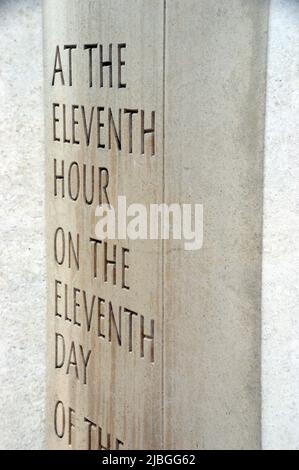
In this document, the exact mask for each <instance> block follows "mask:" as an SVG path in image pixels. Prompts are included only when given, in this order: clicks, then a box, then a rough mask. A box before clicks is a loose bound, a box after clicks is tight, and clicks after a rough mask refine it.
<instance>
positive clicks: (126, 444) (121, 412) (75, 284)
mask: <svg viewBox="0 0 299 470" xmlns="http://www.w3.org/2000/svg"><path fill="white" fill-rule="evenodd" d="M58 11H59V15H57V12H58ZM124 18H125V20H124ZM145 18H146V21H145ZM44 23H45V95H46V100H45V108H46V146H47V238H48V317H49V318H48V323H49V328H48V345H49V354H48V357H49V366H48V369H49V380H48V389H49V390H48V418H47V422H48V442H49V446H50V447H51V448H63V449H64V448H76V449H104V448H111V449H120V448H122V449H128V448H131V449H132V448H159V447H161V439H162V429H161V427H162V415H161V400H162V367H161V354H162V352H161V345H162V339H161V338H162V306H161V298H162V296H161V287H162V257H161V249H162V248H161V246H162V245H161V242H160V241H159V240H156V241H142V242H141V241H139V240H133V241H132V240H128V239H126V237H125V236H124V237H120V236H119V235H120V234H118V236H116V239H115V240H101V239H99V238H98V237H97V235H96V230H95V229H96V224H97V208H98V207H101V206H102V205H103V204H110V205H111V206H113V207H117V206H118V196H125V197H126V200H127V204H128V205H129V204H132V203H142V204H145V205H146V204H148V203H153V202H160V201H161V200H162V188H163V184H162V165H163V3H162V2H161V1H153V2H147V1H142V0H140V1H136V2H123V1H113V2H111V1H110V0H104V1H101V2H94V1H92V2H79V1H64V2H61V1H54V2H53V1H46V2H45V7H44Z"/></svg>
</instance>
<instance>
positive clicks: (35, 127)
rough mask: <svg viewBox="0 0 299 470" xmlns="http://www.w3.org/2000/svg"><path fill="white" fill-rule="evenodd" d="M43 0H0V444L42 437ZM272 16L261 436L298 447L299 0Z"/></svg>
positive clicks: (280, 0) (274, 7)
mask: <svg viewBox="0 0 299 470" xmlns="http://www.w3.org/2000/svg"><path fill="white" fill-rule="evenodd" d="M248 1H249V2H250V0H248ZM225 3H226V2H225V1H223V4H225ZM229 3H230V1H229V0H227V4H228V5H229ZM41 4H42V1H41V0H10V1H8V0H1V2H0V37H1V54H0V98H1V106H0V154H1V165H0V202H1V204H0V220H1V226H0V319H1V328H0V384H1V387H0V449H37V448H42V447H43V446H44V422H43V416H44V388H45V386H44V384H45V299H44V295H45V285H44V233H43V214H44V210H43V194H44V161H43V160H44V157H43V146H42V128H43V111H42V93H41V86H42V37H41ZM224 6H225V5H224ZM269 26H270V36H269V48H268V88H267V122H266V135H265V171H264V174H265V187H264V251H263V302H262V304H263V311H262V329H263V345H262V408H263V410H262V411H263V414H262V440H263V448H265V449H269V448H272V449H275V448H283V449H298V448H299V398H298V397H299V287H298V278H299V255H298V243H299V215H298V194H299V164H298V148H299V136H298V126H299V112H298V111H299V94H298V90H299V1H297V0H272V1H271V14H270V23H269Z"/></svg>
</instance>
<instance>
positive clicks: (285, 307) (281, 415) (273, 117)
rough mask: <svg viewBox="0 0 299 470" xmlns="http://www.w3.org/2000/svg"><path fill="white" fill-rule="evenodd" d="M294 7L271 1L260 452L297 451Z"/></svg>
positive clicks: (297, 6) (298, 7)
mask: <svg viewBox="0 0 299 470" xmlns="http://www.w3.org/2000/svg"><path fill="white" fill-rule="evenodd" d="M298 72H299V2H298V1H297V0H273V1H272V4H271V14H270V36H269V49H268V96H267V126H266V140H265V142H266V152H265V186H264V197H265V203H264V255H263V266H264V269H263V315H262V318H263V349H262V350H263V354H262V357H263V364H262V371H263V447H264V448H265V449H277V448H278V449H299V399H298V396H299V393H298V392H299V334H298V332H299V311H298V305H299V287H298V278H299V252H298V244H299V210H298V194H299V161H298V148H299V134H298V127H299V94H298V85H299V81H298V76H299V75H298Z"/></svg>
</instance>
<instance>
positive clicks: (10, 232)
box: [0, 0, 45, 449]
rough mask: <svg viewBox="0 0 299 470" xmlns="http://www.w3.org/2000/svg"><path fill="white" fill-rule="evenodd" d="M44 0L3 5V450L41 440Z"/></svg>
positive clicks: (0, 185)
mask: <svg viewBox="0 0 299 470" xmlns="http://www.w3.org/2000/svg"><path fill="white" fill-rule="evenodd" d="M41 30H42V27H41V1H37V0H27V1H22V0H11V1H1V2H0V36H1V55H0V97H1V107H0V155H1V167H0V180H1V183H0V188H1V189H0V191H1V193H0V199H1V205H0V220H1V227H0V308H1V312H0V315H1V328H0V383H1V387H0V448H1V449H38V448H41V447H42V446H43V441H44V437H43V434H44V424H43V414H44V388H45V386H44V384H45V284H44V233H43V215H44V208H43V199H44V156H43V147H42V127H43V110H42V90H41V85H42V36H41Z"/></svg>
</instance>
